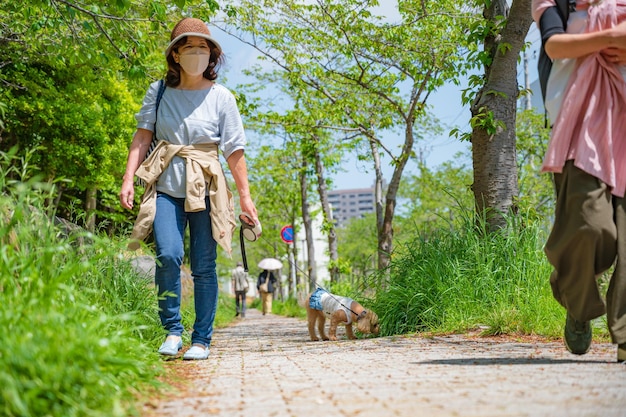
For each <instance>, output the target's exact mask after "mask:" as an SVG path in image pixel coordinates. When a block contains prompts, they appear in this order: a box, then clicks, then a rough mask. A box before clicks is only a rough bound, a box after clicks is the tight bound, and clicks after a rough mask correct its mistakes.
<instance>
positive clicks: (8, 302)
mask: <svg viewBox="0 0 626 417" xmlns="http://www.w3.org/2000/svg"><path fill="white" fill-rule="evenodd" d="M5 166H6V165H5ZM7 174H8V172H4V175H2V178H4V180H2V181H4V182H3V183H2V190H3V193H2V195H0V216H1V217H0V242H1V249H0V326H1V327H2V329H3V337H2V343H0V364H1V368H0V385H2V397H1V398H2V401H1V402H0V414H2V415H6V416H64V417H67V416H69V417H71V416H128V415H132V414H134V413H135V410H134V408H133V406H132V404H133V402H134V400H135V397H134V396H135V394H136V393H137V390H138V389H141V388H142V387H147V386H149V385H150V384H154V382H153V381H155V380H156V379H155V376H156V375H158V374H159V373H160V372H161V371H162V368H161V365H160V361H159V359H158V357H157V355H156V353H154V344H155V343H156V342H155V337H156V335H158V334H159V328H160V326H159V324H158V323H157V320H156V317H157V316H156V305H155V304H156V303H155V302H154V300H155V298H154V294H153V291H152V290H151V288H149V286H147V285H146V284H145V282H144V281H143V280H137V278H136V276H135V275H134V273H133V272H132V269H131V267H130V265H129V264H128V262H126V261H125V260H124V259H123V258H121V257H120V256H119V254H120V253H122V248H120V247H115V245H114V244H112V243H111V242H110V241H108V240H102V239H100V238H98V237H97V236H95V235H85V234H81V235H79V234H73V235H70V236H62V235H63V233H62V231H61V230H59V229H58V228H57V227H56V226H55V225H54V224H53V222H51V221H50V220H49V218H50V217H49V216H48V214H47V213H46V211H45V204H44V202H45V201H47V199H48V198H50V197H51V196H52V192H53V189H51V188H48V187H47V186H45V185H44V184H41V183H39V182H37V181H36V179H35V180H27V181H25V182H22V181H19V180H16V181H12V180H10V179H9V178H11V176H8V175H7Z"/></svg>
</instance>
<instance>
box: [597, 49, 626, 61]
mask: <svg viewBox="0 0 626 417" xmlns="http://www.w3.org/2000/svg"><path fill="white" fill-rule="evenodd" d="M600 53H601V54H602V56H604V58H605V59H606V60H607V61H608V62H610V63H612V64H616V65H624V64H626V49H621V48H607V49H603V50H602V51H601V52H600Z"/></svg>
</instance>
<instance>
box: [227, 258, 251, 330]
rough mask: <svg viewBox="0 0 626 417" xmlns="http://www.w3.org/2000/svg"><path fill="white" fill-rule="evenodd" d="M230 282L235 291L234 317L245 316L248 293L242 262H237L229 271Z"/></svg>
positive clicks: (245, 273) (246, 278) (246, 275)
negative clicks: (230, 271) (235, 310)
mask: <svg viewBox="0 0 626 417" xmlns="http://www.w3.org/2000/svg"><path fill="white" fill-rule="evenodd" d="M231 284H232V289H233V292H234V293H235V308H236V309H237V313H236V314H235V317H237V316H239V315H241V318H245V317H246V294H247V293H248V288H249V284H248V273H247V272H246V271H245V270H244V269H243V263H242V262H237V267H236V268H235V269H233V271H232V273H231Z"/></svg>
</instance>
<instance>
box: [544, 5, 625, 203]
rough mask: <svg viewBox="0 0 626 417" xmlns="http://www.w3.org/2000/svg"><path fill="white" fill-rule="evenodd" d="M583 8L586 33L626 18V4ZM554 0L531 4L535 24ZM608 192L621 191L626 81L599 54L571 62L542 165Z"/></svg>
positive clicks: (623, 181)
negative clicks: (581, 174) (574, 170)
mask: <svg viewBox="0 0 626 417" xmlns="http://www.w3.org/2000/svg"><path fill="white" fill-rule="evenodd" d="M577 4H578V8H579V9H581V8H583V9H584V8H587V13H588V22H587V28H586V32H595V31H599V30H603V29H608V28H611V27H613V26H615V25H617V24H618V23H620V22H622V21H623V20H625V19H626V0H594V1H593V2H591V1H589V0H578V1H577ZM554 5H555V1H554V0H533V2H532V14H533V19H534V20H535V22H537V24H538V23H539V19H540V18H541V14H542V13H543V12H544V11H545V10H546V9H547V8H548V7H551V6H554ZM568 160H574V165H575V166H577V167H578V168H580V169H581V170H583V171H585V172H587V173H588V174H591V175H593V176H594V177H596V178H598V179H600V180H601V181H602V182H604V183H606V184H607V185H608V186H610V187H611V192H612V194H613V195H615V196H617V197H624V194H625V192H626V82H625V81H624V76H623V75H622V73H621V72H620V70H619V68H618V67H617V65H616V64H613V63H610V62H608V61H607V60H606V59H605V58H604V57H603V56H602V54H600V52H594V53H592V54H589V55H586V56H584V57H581V58H579V59H578V60H577V62H576V68H575V69H574V72H573V73H572V75H571V77H570V79H569V82H568V86H567V89H566V92H565V94H564V97H563V103H562V105H561V110H560V112H559V114H558V115H557V117H556V120H555V122H554V125H553V127H552V136H551V139H550V143H549V144H548V150H547V152H546V156H545V158H544V161H543V166H542V171H543V172H561V171H562V170H563V166H564V165H565V162H566V161H568Z"/></svg>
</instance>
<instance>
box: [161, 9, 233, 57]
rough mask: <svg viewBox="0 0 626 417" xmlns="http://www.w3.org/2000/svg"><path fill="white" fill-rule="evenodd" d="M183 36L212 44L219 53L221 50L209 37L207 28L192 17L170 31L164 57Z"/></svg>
mask: <svg viewBox="0 0 626 417" xmlns="http://www.w3.org/2000/svg"><path fill="white" fill-rule="evenodd" d="M185 36H199V37H201V38H204V39H206V40H208V41H210V42H211V43H213V45H215V46H216V47H217V49H219V50H220V51H221V50H222V47H221V46H220V44H219V43H218V42H217V41H216V40H215V38H213V37H212V36H211V32H210V31H209V28H208V27H207V25H206V24H205V23H204V22H203V21H202V20H200V19H195V18H193V17H186V18H184V19H183V20H181V21H180V22H178V23H177V24H176V26H174V29H172V34H171V35H170V44H169V45H167V49H165V56H168V55H169V54H170V52H171V51H172V47H173V46H174V44H176V42H178V41H179V40H181V39H182V38H184V37H185Z"/></svg>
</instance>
